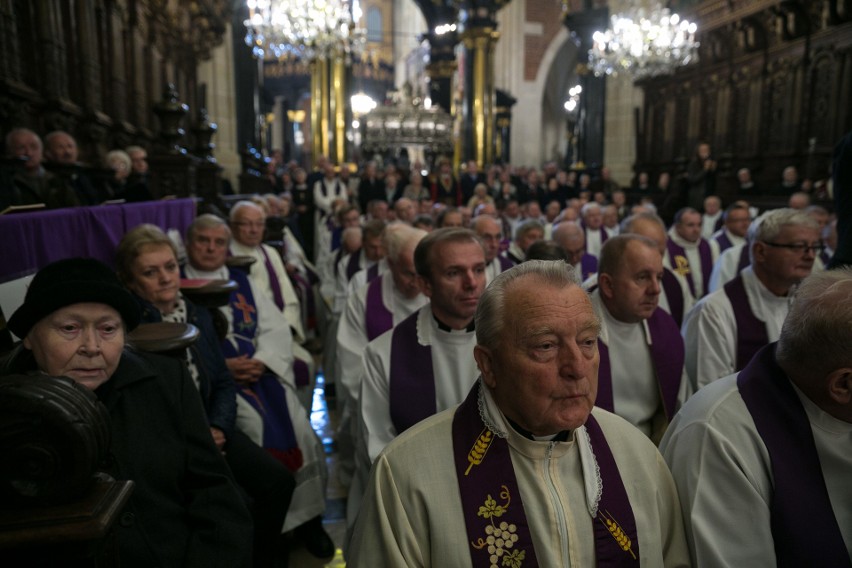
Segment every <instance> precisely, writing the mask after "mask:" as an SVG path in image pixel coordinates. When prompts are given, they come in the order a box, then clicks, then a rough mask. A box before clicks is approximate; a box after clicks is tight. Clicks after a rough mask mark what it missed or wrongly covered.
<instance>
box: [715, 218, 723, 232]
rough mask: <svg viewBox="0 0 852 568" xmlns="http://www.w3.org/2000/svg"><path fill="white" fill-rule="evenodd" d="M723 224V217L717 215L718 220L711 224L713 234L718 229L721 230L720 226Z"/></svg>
mask: <svg viewBox="0 0 852 568" xmlns="http://www.w3.org/2000/svg"><path fill="white" fill-rule="evenodd" d="M724 224H725V216H724V215H719V218H718V219H716V222H715V223H713V232H716V231H718V230H719V229H721V228H722V225H724Z"/></svg>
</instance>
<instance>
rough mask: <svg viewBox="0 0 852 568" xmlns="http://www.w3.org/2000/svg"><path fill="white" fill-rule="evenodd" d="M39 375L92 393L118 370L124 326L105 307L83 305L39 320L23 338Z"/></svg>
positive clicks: (115, 312) (62, 310) (101, 305)
mask: <svg viewBox="0 0 852 568" xmlns="http://www.w3.org/2000/svg"><path fill="white" fill-rule="evenodd" d="M24 347H26V348H27V349H29V350H30V351H32V352H33V357H34V358H35V362H36V365H37V366H38V368H39V370H40V371H42V372H43V373H46V374H48V375H51V376H54V377H62V376H65V377H68V378H70V379H73V380H74V381H75V382H76V383H78V384H80V385H82V386H84V387H86V388H87V389H90V390H95V389H96V388H98V387H99V386H101V385H102V384H104V383H105V382H107V381H108V380H109V379H110V377H112V375H113V373H115V370H116V369H117V368H118V363H119V362H120V361H121V352H122V350H123V349H124V324H123V323H122V320H121V316H120V315H119V313H118V312H117V311H116V310H115V309H114V308H112V307H111V306H108V305H106V304H99V303H94V302H84V303H79V304H71V305H70V306H65V307H64V308H60V309H58V310H56V311H55V312H53V313H51V314H50V315H48V316H46V317H44V318H42V319H41V320H40V321H39V322H38V323H37V324H35V325H34V326H33V328H32V329H31V330H30V332H29V333H28V334H27V336H26V337H25V338H24Z"/></svg>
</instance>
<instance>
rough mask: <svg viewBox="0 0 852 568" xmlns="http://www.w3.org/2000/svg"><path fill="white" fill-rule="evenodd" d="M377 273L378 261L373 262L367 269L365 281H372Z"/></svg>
mask: <svg viewBox="0 0 852 568" xmlns="http://www.w3.org/2000/svg"><path fill="white" fill-rule="evenodd" d="M378 275H379V263H378V262H377V263H375V264H374V265H373V266H371V267H370V268H368V269H367V282H372V281H373V280H375V279H376V277H377V276H378Z"/></svg>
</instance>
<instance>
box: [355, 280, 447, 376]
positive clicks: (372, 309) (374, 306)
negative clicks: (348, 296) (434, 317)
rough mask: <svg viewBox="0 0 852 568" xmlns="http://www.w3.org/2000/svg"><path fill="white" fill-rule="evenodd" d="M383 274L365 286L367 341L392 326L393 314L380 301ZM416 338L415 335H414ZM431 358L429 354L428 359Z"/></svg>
mask: <svg viewBox="0 0 852 568" xmlns="http://www.w3.org/2000/svg"><path fill="white" fill-rule="evenodd" d="M383 280H384V276H380V277H379V278H376V279H375V280H373V281H372V282H370V284H369V285H368V286H367V302H366V307H365V313H364V323H365V327H366V328H367V341H372V340H374V339H375V338H377V337H378V336H380V335H381V334H383V333H384V332H386V331H387V330H389V329H390V328H392V327H393V314H392V313H391V312H390V310H388V309H387V307H385V303H384V302H383V301H382V281H383ZM415 340H416V337H415ZM431 360H432V358H431V355H430V358H429V361H430V362H431Z"/></svg>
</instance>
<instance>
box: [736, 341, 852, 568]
mask: <svg viewBox="0 0 852 568" xmlns="http://www.w3.org/2000/svg"><path fill="white" fill-rule="evenodd" d="M775 347H776V344H774V343H773V344H770V345H767V346H765V347H763V349H761V350H760V351H759V352H758V353H757V354H756V355H755V357H754V359H752V360H751V362H749V364H748V365H747V366H746V367H745V369H743V371H742V372H741V373H740V374H739V376H738V377H737V387H738V388H739V391H740V395H741V396H742V398H743V401H744V402H745V404H746V407H747V408H748V411H749V414H751V417H752V419H753V420H754V424H755V426H756V427H757V433H758V434H759V435H760V438H761V439H762V440H763V443H764V445H765V446H766V449H767V451H768V452H769V460H770V463H771V466H772V477H773V480H774V487H773V492H772V500H771V502H770V523H771V527H772V539H773V541H774V543H775V556H776V562H777V563H778V566H780V567H784V568H787V567H790V568H793V567H797V566H813V565H815V564H818V565H820V566H835V567H847V568H848V567H852V560H850V558H849V553H848V551H847V550H846V545H845V544H844V541H843V535H842V534H841V532H840V527H839V526H838V524H837V519H836V518H835V516H834V512H833V510H832V507H831V500H830V498H829V495H828V489H826V486H825V478H824V477H823V474H822V468H821V467H820V463H819V454H818V453H817V449H816V444H815V442H814V437H813V431H812V430H811V424H810V421H809V420H808V415H807V413H806V412H805V409H804V407H803V406H802V401H801V400H799V397H798V396H797V394H796V391H795V390H794V389H793V386H792V385H791V384H790V381H789V379H788V378H787V375H786V374H785V373H784V371H783V370H782V369H781V367H780V366H779V365H778V362H777V361H776V359H775Z"/></svg>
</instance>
